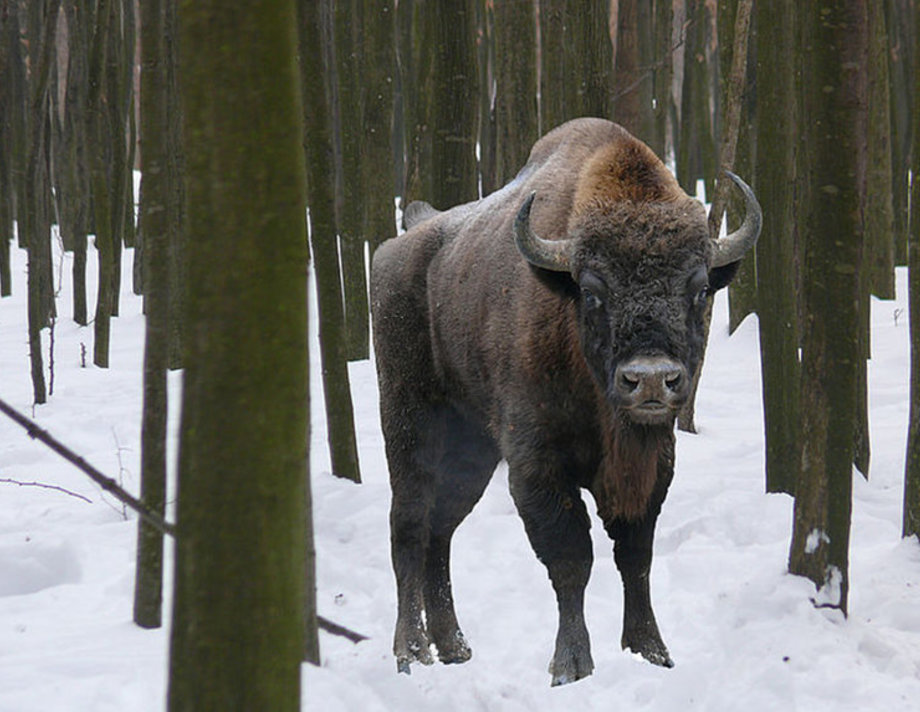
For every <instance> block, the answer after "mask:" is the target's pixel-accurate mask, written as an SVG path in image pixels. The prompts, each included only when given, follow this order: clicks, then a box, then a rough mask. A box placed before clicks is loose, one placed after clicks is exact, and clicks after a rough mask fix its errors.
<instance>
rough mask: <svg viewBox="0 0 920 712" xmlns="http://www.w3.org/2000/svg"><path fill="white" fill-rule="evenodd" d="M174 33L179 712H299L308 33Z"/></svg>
mask: <svg viewBox="0 0 920 712" xmlns="http://www.w3.org/2000/svg"><path fill="white" fill-rule="evenodd" d="M179 18H180V21H179V29H180V43H181V47H182V53H181V58H180V61H181V72H180V84H181V91H182V97H183V109H184V111H185V119H186V120H185V141H184V143H185V146H186V147H187V150H188V152H187V159H188V166H187V180H188V183H187V185H188V198H189V201H188V206H189V208H188V231H189V244H188V250H187V256H188V278H189V282H188V285H189V289H188V292H187V297H188V302H187V305H186V308H187V318H188V321H189V323H190V324H194V325H195V332H194V334H195V338H193V339H189V340H188V341H187V342H186V363H185V374H184V375H185V378H184V387H183V402H182V426H181V435H180V453H181V454H180V463H179V502H178V539H177V549H176V583H175V598H174V600H175V607H174V611H173V624H172V634H171V640H170V667H169V694H168V709H169V710H170V711H171V712H179V711H182V710H218V709H219V710H228V709H239V710H243V709H245V710H273V711H274V712H285V711H286V710H290V711H292V712H293V711H294V710H299V709H300V702H301V694H300V663H301V659H302V654H303V626H302V620H303V595H304V581H303V575H302V571H303V562H304V558H305V553H304V542H305V538H306V534H305V517H304V503H305V501H306V495H305V486H306V479H307V462H308V450H307V442H308V432H309V423H308V421H307V403H308V386H307V384H308V378H307V373H308V365H307V290H306V278H307V242H306V237H305V233H304V214H305V205H304V193H305V182H304V163H303V152H302V150H301V142H302V126H303V124H302V117H303V114H302V107H301V104H300V97H299V94H300V92H299V90H298V84H299V74H298V68H297V63H296V57H297V35H296V32H297V25H296V21H297V17H296V12H295V7H294V3H293V1H292V0H288V1H287V2H280V3H279V2H258V3H256V4H254V5H253V4H249V5H247V6H246V7H243V6H240V5H232V4H231V5H228V4H227V3H223V2H219V1H217V0H207V1H205V0H201V1H199V2H195V3H189V2H186V3H183V4H182V5H181V6H180V8H179ZM242 27H245V28H246V31H245V32H240V28H242ZM256 106H257V107H258V108H259V111H253V110H252V109H253V107H256ZM240 364H245V368H240Z"/></svg>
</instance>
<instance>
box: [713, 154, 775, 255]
mask: <svg viewBox="0 0 920 712" xmlns="http://www.w3.org/2000/svg"><path fill="white" fill-rule="evenodd" d="M725 174H726V175H727V176H728V177H729V178H731V179H732V180H733V181H734V182H735V185H737V186H738V187H739V188H740V189H741V192H742V193H744V203H745V212H744V222H743V223H741V227H739V228H738V229H737V230H735V231H734V232H733V233H730V234H728V235H726V236H725V237H723V238H722V239H721V240H717V241H716V245H715V248H716V249H715V255H714V256H713V258H712V266H713V267H724V266H725V265H727V264H730V263H732V262H737V261H738V260H740V259H741V258H742V257H744V255H745V253H747V251H748V250H750V249H751V248H752V247H753V246H754V243H755V242H757V238H758V236H759V235H760V228H761V225H762V224H763V213H762V212H761V210H760V203H758V202H757V198H756V196H755V195H754V191H753V190H751V187H750V186H749V185H748V184H747V183H745V182H744V181H743V180H741V179H740V178H739V177H738V176H736V175H735V174H734V173H732V172H731V171H725Z"/></svg>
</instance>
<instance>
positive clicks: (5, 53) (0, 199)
mask: <svg viewBox="0 0 920 712" xmlns="http://www.w3.org/2000/svg"><path fill="white" fill-rule="evenodd" d="M9 6H10V0H0V297H8V296H10V295H11V294H12V293H13V275H12V271H11V264H10V242H11V241H12V239H13V193H14V185H13V166H12V160H11V159H12V149H13V142H12V130H13V124H12V121H11V118H10V117H11V114H12V113H13V111H14V106H15V104H14V96H13V91H12V89H13V86H14V84H13V82H12V72H11V69H10V64H11V62H10V58H11V55H12V53H11V52H10V47H11V45H12V44H13V34H12V27H13V25H14V24H16V22H15V21H16V16H15V14H14V13H11V12H10V7H9Z"/></svg>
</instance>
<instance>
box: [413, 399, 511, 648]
mask: <svg viewBox="0 0 920 712" xmlns="http://www.w3.org/2000/svg"><path fill="white" fill-rule="evenodd" d="M440 416H441V425H442V426H443V429H442V430H441V432H442V434H443V439H442V440H441V453H440V457H439V458H438V462H437V464H436V465H435V473H436V474H435V502H434V507H433V509H432V511H431V516H430V520H429V523H430V536H429V539H428V547H427V550H426V555H425V586H424V592H425V616H426V621H427V624H428V626H427V627H428V634H429V636H430V637H431V642H433V643H434V645H435V647H436V648H437V650H438V659H439V660H440V661H441V662H442V663H445V664H452V663H464V662H466V661H467V660H469V659H470V657H471V656H472V650H471V649H470V646H469V644H468V643H467V641H466V638H465V637H464V635H463V633H462V632H461V630H460V625H459V623H458V622H457V614H456V611H455V609H454V598H453V593H452V591H451V581H450V545H451V539H452V538H453V535H454V531H455V530H456V529H457V527H458V526H459V525H460V523H461V522H462V521H463V520H464V519H465V518H466V516H467V515H468V514H469V513H470V512H471V511H472V510H473V507H474V506H475V505H476V503H477V502H478V501H479V499H480V498H481V497H482V493H483V492H484V491H485V488H486V485H487V484H488V483H489V480H490V479H491V477H492V473H493V472H494V471H495V466H496V465H497V464H498V461H499V459H500V454H499V452H498V449H497V448H496V446H495V444H494V442H493V441H492V439H491V438H490V436H489V435H488V433H487V432H486V431H485V429H484V428H482V427H480V426H479V425H478V424H477V423H475V422H473V421H471V420H469V419H467V418H465V417H463V416H462V415H461V414H460V413H458V412H457V411H456V410H455V409H454V408H445V409H444V411H442V412H441V413H440Z"/></svg>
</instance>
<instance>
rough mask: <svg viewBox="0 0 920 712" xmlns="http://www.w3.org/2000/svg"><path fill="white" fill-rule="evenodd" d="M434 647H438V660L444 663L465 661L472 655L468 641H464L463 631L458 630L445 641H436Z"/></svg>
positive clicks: (451, 663) (450, 663)
mask: <svg viewBox="0 0 920 712" xmlns="http://www.w3.org/2000/svg"><path fill="white" fill-rule="evenodd" d="M435 647H437V649H438V660H440V661H441V662H442V663H444V664H445V665H453V664H457V663H465V662H466V661H467V660H469V659H470V658H471V657H473V651H472V650H471V649H470V645H469V643H467V642H466V638H464V637H463V633H461V632H460V631H459V630H458V631H457V632H456V633H455V634H454V635H452V636H450V637H449V638H448V639H447V640H446V641H442V640H438V641H436V642H435Z"/></svg>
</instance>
